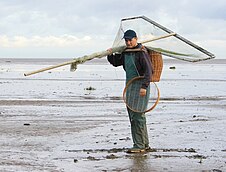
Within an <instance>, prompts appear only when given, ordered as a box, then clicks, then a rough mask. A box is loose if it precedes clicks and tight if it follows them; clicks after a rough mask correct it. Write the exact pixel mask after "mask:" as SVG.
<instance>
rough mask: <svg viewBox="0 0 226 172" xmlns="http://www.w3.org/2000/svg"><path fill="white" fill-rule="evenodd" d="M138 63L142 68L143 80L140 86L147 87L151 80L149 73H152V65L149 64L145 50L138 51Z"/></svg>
mask: <svg viewBox="0 0 226 172" xmlns="http://www.w3.org/2000/svg"><path fill="white" fill-rule="evenodd" d="M140 56H141V57H140V58H139V59H140V64H141V66H142V67H143V70H144V81H143V83H142V86H141V88H144V89H147V87H148V86H149V84H150V82H151V75H152V65H151V60H150V57H149V55H148V53H146V52H142V53H140Z"/></svg>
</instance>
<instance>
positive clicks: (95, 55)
mask: <svg viewBox="0 0 226 172" xmlns="http://www.w3.org/2000/svg"><path fill="white" fill-rule="evenodd" d="M174 35H176V33H170V34H167V35H163V36H159V37H155V38H153V39H150V40H146V41H143V42H141V43H142V44H145V43H147V42H152V41H156V40H160V39H163V38H167V37H170V36H174ZM125 48H126V46H120V47H113V48H111V51H108V50H105V51H101V52H97V53H93V54H91V55H85V56H82V57H79V58H76V59H74V60H70V61H67V62H64V63H61V64H58V65H53V66H50V67H46V68H42V69H39V70H35V71H32V72H28V73H24V76H29V75H33V74H36V73H40V72H44V71H47V70H51V69H55V68H58V67H61V66H66V65H69V64H76V65H77V64H82V63H84V62H86V61H89V60H92V59H94V58H102V57H105V56H107V55H110V54H112V53H116V52H119V53H120V52H122V51H123V50H124V49H125Z"/></svg>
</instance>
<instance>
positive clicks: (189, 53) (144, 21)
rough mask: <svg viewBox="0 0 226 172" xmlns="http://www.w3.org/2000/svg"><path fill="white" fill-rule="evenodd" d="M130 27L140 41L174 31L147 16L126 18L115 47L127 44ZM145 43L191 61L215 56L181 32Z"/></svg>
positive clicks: (148, 46) (156, 49) (122, 23)
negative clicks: (126, 32)
mask: <svg viewBox="0 0 226 172" xmlns="http://www.w3.org/2000/svg"><path fill="white" fill-rule="evenodd" d="M128 29H132V30H134V31H136V33H137V36H138V41H139V42H144V41H146V40H150V39H154V38H156V37H161V36H163V35H166V34H172V33H174V32H173V31H171V30H169V29H167V28H166V27H164V26H162V25H160V24H158V23H156V22H155V21H153V20H151V19H149V18H147V17H145V16H139V17H133V18H125V19H122V20H121V24H120V27H119V30H118V33H117V35H116V38H115V40H114V43H113V47H118V46H123V45H125V43H124V40H123V35H124V32H125V31H126V30H128ZM144 45H145V46H146V47H147V48H148V49H150V50H154V51H156V52H159V53H162V54H163V55H166V56H169V57H173V58H176V59H180V60H185V61H190V62H197V61H202V60H207V59H212V58H214V57H215V56H214V55H213V54H212V53H210V52H209V51H207V50H205V49H203V48H201V47H200V46H198V45H196V44H194V43H193V42H191V41H189V40H187V39H185V38H183V37H182V36H180V35H179V34H175V35H173V36H170V37H167V38H164V39H159V40H155V41H151V42H147V43H145V44H144Z"/></svg>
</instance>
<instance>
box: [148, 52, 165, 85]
mask: <svg viewBox="0 0 226 172" xmlns="http://www.w3.org/2000/svg"><path fill="white" fill-rule="evenodd" d="M149 54H150V58H151V63H152V69H153V73H152V76H151V82H159V81H160V78H161V74H162V68H163V60H162V54H161V53H158V52H156V51H152V50H151V51H149Z"/></svg>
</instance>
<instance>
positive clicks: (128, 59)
mask: <svg viewBox="0 0 226 172" xmlns="http://www.w3.org/2000/svg"><path fill="white" fill-rule="evenodd" d="M124 63H125V70H126V82H128V81H129V80H131V79H133V78H134V77H137V76H139V73H138V71H137V69H136V65H135V53H128V54H126V55H125V62H124ZM148 89H149V88H148ZM148 91H149V90H148ZM127 111H128V114H129V120H130V124H131V133H132V139H133V147H134V148H146V147H148V146H149V140H148V132H147V125H146V117H145V113H138V112H134V111H132V110H130V109H129V108H127Z"/></svg>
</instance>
